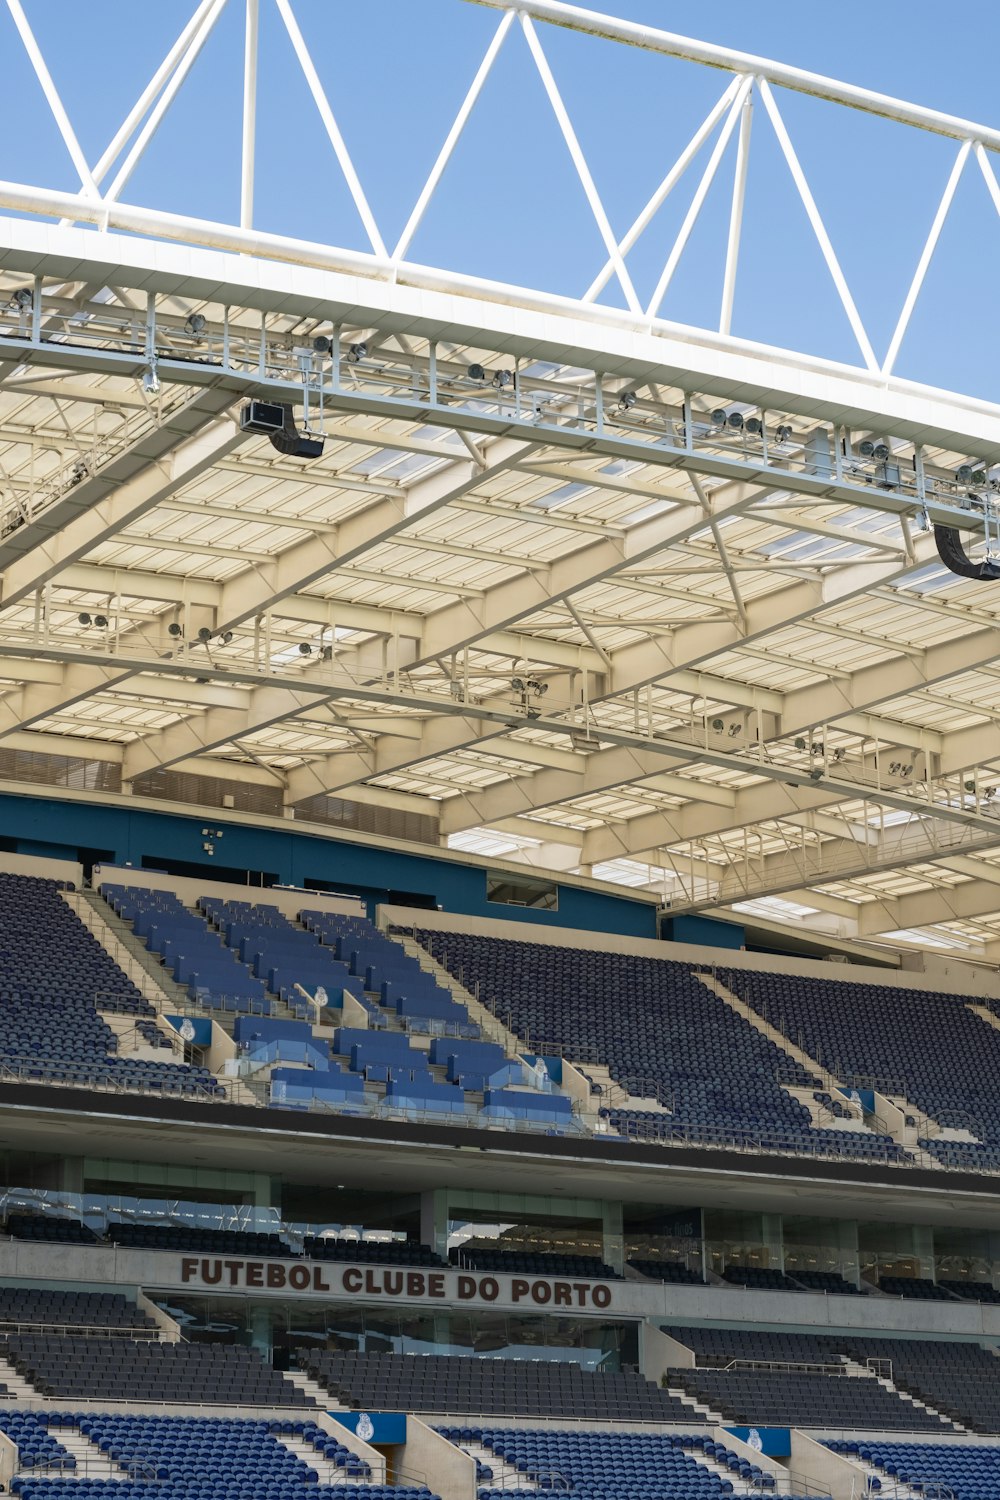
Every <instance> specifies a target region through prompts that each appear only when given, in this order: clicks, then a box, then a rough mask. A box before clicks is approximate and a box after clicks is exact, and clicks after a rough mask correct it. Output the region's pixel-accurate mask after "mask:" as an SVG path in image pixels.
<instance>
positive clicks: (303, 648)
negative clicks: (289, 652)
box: [299, 641, 313, 656]
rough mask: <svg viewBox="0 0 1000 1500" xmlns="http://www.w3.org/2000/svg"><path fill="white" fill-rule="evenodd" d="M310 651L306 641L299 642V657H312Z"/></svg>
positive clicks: (310, 648)
mask: <svg viewBox="0 0 1000 1500" xmlns="http://www.w3.org/2000/svg"><path fill="white" fill-rule="evenodd" d="M312 649H313V648H312V647H311V646H310V644H309V642H308V641H299V655H300V656H312Z"/></svg>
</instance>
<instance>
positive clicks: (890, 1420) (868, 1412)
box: [667, 1369, 955, 1432]
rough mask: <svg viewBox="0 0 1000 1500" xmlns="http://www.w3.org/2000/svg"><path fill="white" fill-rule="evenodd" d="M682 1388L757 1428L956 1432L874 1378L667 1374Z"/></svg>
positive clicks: (727, 1417)
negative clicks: (790, 1427)
mask: <svg viewBox="0 0 1000 1500" xmlns="http://www.w3.org/2000/svg"><path fill="white" fill-rule="evenodd" d="M667 1383H668V1385H670V1386H671V1387H674V1388H676V1387H680V1389H682V1390H683V1391H685V1392H686V1393H687V1394H688V1395H689V1396H694V1397H695V1398H696V1399H697V1400H698V1401H700V1402H702V1403H703V1404H704V1405H705V1406H708V1407H710V1408H711V1409H712V1410H713V1411H716V1412H718V1413H719V1415H720V1416H721V1417H723V1419H724V1420H725V1421H727V1422H737V1423H747V1424H750V1425H752V1426H754V1427H788V1426H792V1427H840V1428H848V1429H850V1430H853V1431H864V1430H865V1429H866V1428H868V1429H870V1430H874V1431H881V1432H906V1431H909V1432H927V1431H928V1429H929V1428H930V1429H931V1430H933V1429H934V1427H937V1428H938V1429H939V1430H944V1431H947V1432H953V1431H954V1430H955V1429H954V1428H953V1427H952V1426H951V1424H950V1423H945V1422H943V1421H938V1422H935V1421H934V1419H933V1418H931V1417H929V1416H928V1414H927V1412H926V1411H923V1410H921V1409H920V1408H918V1407H915V1406H913V1405H912V1404H911V1403H910V1402H909V1401H903V1400H901V1399H900V1397H899V1396H897V1395H895V1394H894V1393H893V1392H892V1391H887V1390H886V1389H885V1388H884V1387H883V1386H881V1385H879V1384H878V1383H877V1381H875V1380H872V1379H853V1378H852V1377H851V1376H848V1375H813V1374H809V1373H807V1372H804V1371H799V1370H795V1371H785V1370H740V1369H737V1370H668V1371H667Z"/></svg>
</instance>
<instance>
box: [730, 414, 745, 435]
mask: <svg viewBox="0 0 1000 1500" xmlns="http://www.w3.org/2000/svg"><path fill="white" fill-rule="evenodd" d="M729 425H730V427H732V428H733V429H734V430H735V431H736V432H739V430H740V428H741V427H742V426H743V413H742V412H741V411H731V412H730V413H729Z"/></svg>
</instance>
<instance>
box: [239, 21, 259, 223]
mask: <svg viewBox="0 0 1000 1500" xmlns="http://www.w3.org/2000/svg"><path fill="white" fill-rule="evenodd" d="M246 6H247V10H246V29H245V33H244V44H243V146H242V156H241V166H240V228H241V229H252V228H253V182H254V163H255V156H256V136H257V40H258V33H259V22H260V15H259V9H260V6H259V0H246Z"/></svg>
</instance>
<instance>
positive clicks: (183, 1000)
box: [76, 891, 187, 1011]
mask: <svg viewBox="0 0 1000 1500" xmlns="http://www.w3.org/2000/svg"><path fill="white" fill-rule="evenodd" d="M76 894H77V895H78V896H80V897H81V898H82V899H83V900H84V901H85V902H86V903H87V906H88V907H89V909H90V911H91V912H92V913H93V914H94V917H95V918H96V919H97V920H98V921H99V922H100V923H102V924H103V925H104V926H105V927H106V928H107V930H108V932H109V934H110V935H111V937H112V938H113V939H114V941H115V942H116V944H117V945H118V949H119V951H120V952H122V953H124V954H127V955H128V956H129V957H130V958H131V959H132V961H133V962H134V963H135V965H136V967H137V970H140V971H141V972H142V973H143V974H144V975H145V976H146V979H147V980H148V981H149V982H150V984H151V985H152V986H153V989H154V991H155V992H156V994H158V996H159V999H156V998H154V996H153V995H150V996H149V997H148V998H149V999H150V1001H151V1003H152V1004H153V1005H155V1006H156V1008H157V1010H168V1011H176V1010H178V1009H179V1008H180V1006H181V1005H184V1006H186V1005H187V991H186V989H185V988H184V986H183V985H180V984H178V983H177V981H176V980H175V979H174V978H173V976H172V975H171V974H170V973H169V972H168V971H167V970H166V969H165V968H164V967H163V965H162V963H161V962H160V959H159V957H158V956H157V954H155V953H150V951H149V949H148V948H147V947H146V945H145V943H144V942H143V940H142V939H141V938H138V937H136V935H135V933H134V932H133V931H132V927H131V924H130V923H129V922H123V921H122V919H121V917H119V916H118V914H117V912H114V911H112V909H111V907H110V906H109V905H108V903H107V902H106V901H105V899H104V897H103V896H102V895H101V894H100V892H98V891H78V892H77V893H76ZM81 915H82V913H81ZM105 946H106V945H105ZM116 961H117V960H116ZM135 983H136V984H139V987H140V989H141V988H142V985H141V984H140V983H139V980H136V981H135ZM143 994H145V990H143Z"/></svg>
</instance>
